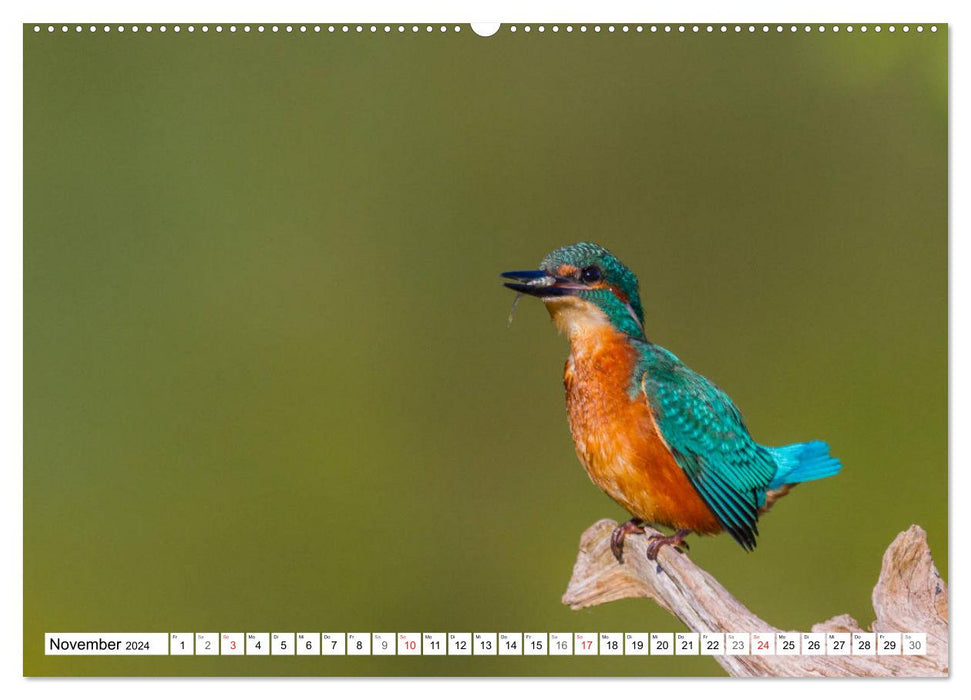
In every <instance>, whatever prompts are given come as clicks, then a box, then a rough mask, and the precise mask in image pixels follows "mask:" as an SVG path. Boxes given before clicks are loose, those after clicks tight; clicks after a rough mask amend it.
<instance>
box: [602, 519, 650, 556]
mask: <svg viewBox="0 0 971 700" xmlns="http://www.w3.org/2000/svg"><path fill="white" fill-rule="evenodd" d="M643 534H644V521H643V520H641V519H640V518H631V519H630V520H628V521H627V522H626V523H624V524H623V525H618V526H617V527H615V528H614V532H613V534H612V535H611V536H610V551H611V552H613V553H614V558H615V559H617V563H618V564H623V563H624V538H625V537H627V535H643Z"/></svg>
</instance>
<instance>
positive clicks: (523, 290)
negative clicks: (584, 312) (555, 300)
mask: <svg viewBox="0 0 971 700" xmlns="http://www.w3.org/2000/svg"><path fill="white" fill-rule="evenodd" d="M502 276H503V277H505V278H506V279H510V280H517V281H516V282H504V283H503V284H505V286H507V287H509V288H510V289H511V290H513V291H514V292H519V293H520V294H529V295H531V296H534V297H540V298H543V297H562V296H568V295H570V294H574V293H575V292H576V290H578V289H582V287H580V285H578V284H577V283H576V282H575V281H574V280H572V279H570V278H569V277H554V276H553V275H550V274H549V273H547V272H546V271H544V270H519V271H515V272H503V273H502Z"/></svg>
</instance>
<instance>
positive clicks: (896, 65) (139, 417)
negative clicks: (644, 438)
mask: <svg viewBox="0 0 971 700" xmlns="http://www.w3.org/2000/svg"><path fill="white" fill-rule="evenodd" d="M227 26H228V25H227ZM45 30H46V27H45ZM24 59H25V61H24V64H25V69H24V101H25V105H24V177H25V188H24V292H25V294H24V365H25V378H24V396H25V399H24V404H25V405H24V410H25V427H24V440H25V457H24V501H25V502H24V645H25V651H24V664H25V673H27V674H29V675H47V674H51V675H60V674H66V675H89V674H92V675H94V674H96V675H111V674H136V675H137V674H149V675H168V674H193V675H208V674H219V675H233V674H254V675H273V674H308V675H318V674H320V675H324V674H350V675H370V674H376V675H411V674H417V675H439V674H442V675H469V674H472V675H489V674H507V675H519V674H530V675H545V674H557V675H563V674H579V675H586V674H606V675H654V674H661V675H721V674H722V671H721V669H720V668H719V667H718V666H717V665H716V664H715V662H714V661H713V660H711V659H710V658H670V657H669V658H662V657H648V658H638V657H628V658H623V657H620V658H614V657H589V658H583V657H572V658H571V657H567V658H557V657H553V658H534V657H526V658H509V657H499V658H460V657H452V658H435V657H424V658H421V657H419V658H408V657H401V658H393V657H347V658H329V657H322V658H321V657H314V658H310V657H299V658H252V657H250V658H212V657H208V658H207V657H197V658H187V657H171V658H165V657H161V658H98V657H72V658H65V657H60V658H57V657H45V656H43V653H42V644H43V641H42V640H43V633H44V632H45V631H209V632H220V631H239V632H245V631H260V632H264V631H265V632H273V631H311V630H320V631H533V630H536V631H547V630H552V631H595V632H599V631H680V630H682V629H683V627H682V626H681V624H680V623H679V622H677V621H676V620H675V619H673V618H672V617H670V616H669V615H667V614H666V613H664V612H662V611H661V610H660V609H659V608H658V607H657V606H655V605H654V604H652V603H649V602H645V601H622V602H616V603H611V604H608V605H604V606H601V607H599V608H597V609H591V610H586V611H582V612H571V611H570V610H569V609H567V608H566V607H565V606H563V605H562V604H561V603H560V596H561V594H562V593H563V591H564V589H565V586H566V584H567V581H568V579H569V576H570V572H571V569H572V565H573V562H574V558H575V554H576V547H577V542H578V538H579V536H580V533H581V532H582V531H583V530H584V529H585V528H586V527H587V526H589V525H590V524H591V523H593V522H594V521H595V520H597V519H599V518H603V517H612V518H617V519H620V518H625V517H626V515H625V513H624V512H623V511H622V510H621V509H620V508H619V507H618V506H616V505H615V504H614V503H613V502H612V501H610V500H609V499H608V498H607V497H606V496H604V495H603V494H601V493H600V492H599V491H598V490H597V489H596V488H595V487H594V486H593V485H592V484H591V483H590V482H589V481H588V479H587V477H586V475H585V474H584V472H583V470H582V468H581V467H580V465H579V463H578V462H577V459H576V457H575V455H574V453H573V446H572V443H571V440H570V435H569V431H568V428H567V423H566V416H565V412H564V406H563V395H562V392H563V389H562V385H561V372H562V364H563V361H564V359H565V357H566V354H567V345H566V341H565V340H564V339H563V338H561V337H557V335H556V334H555V332H554V330H553V328H552V327H551V325H550V324H549V322H548V319H547V315H546V312H545V311H544V310H543V309H542V308H541V305H540V304H538V303H535V302H534V301H533V300H529V299H526V300H524V301H523V303H522V304H521V305H520V307H519V311H518V313H517V316H516V319H515V322H514V324H513V325H512V326H511V327H509V328H507V315H508V310H509V305H510V303H511V301H512V296H513V295H512V294H510V293H509V292H507V291H506V290H505V289H503V288H502V286H501V285H500V281H499V279H498V277H497V274H498V273H499V272H500V271H502V270H507V269H517V268H522V267H529V266H532V265H535V264H536V263H537V262H538V261H539V259H540V258H541V257H542V256H543V255H544V254H545V253H546V252H548V251H549V250H550V249H552V248H555V247H558V246H560V245H564V244H568V243H572V242H575V241H577V240H594V241H598V242H600V243H602V244H604V245H606V246H607V247H609V248H611V249H612V250H613V251H614V252H615V253H617V255H618V256H619V257H620V258H621V259H622V260H624V261H625V262H626V263H627V264H628V265H630V266H631V267H632V268H633V269H634V270H635V271H636V272H637V273H638V274H639V276H640V279H641V286H642V297H643V299H644V304H645V307H646V317H647V327H648V336H649V337H650V338H651V339H652V340H654V341H655V342H657V343H660V344H661V345H664V346H665V347H668V348H669V349H671V350H673V351H674V352H675V353H677V354H678V355H679V356H680V357H681V358H682V359H683V360H685V361H686V362H687V363H688V364H689V365H690V366H692V367H693V368H694V369H696V370H698V371H700V372H702V373H703V374H705V375H707V376H708V377H710V378H712V379H713V380H714V381H716V382H717V383H719V384H720V385H721V386H722V387H723V388H724V389H725V390H726V391H727V392H728V393H729V394H730V395H731V396H732V397H733V398H734V399H735V401H736V403H737V404H738V405H739V407H740V408H741V409H742V411H743V412H744V414H745V416H746V419H747V422H748V424H749V427H750V428H751V430H752V432H753V434H754V435H755V437H756V438H757V439H759V440H760V441H762V442H765V443H768V444H781V443H788V442H793V441H796V440H806V439H812V438H819V439H825V440H827V441H828V442H829V443H830V444H831V446H832V448H833V451H834V453H835V454H836V455H838V456H839V457H840V458H841V459H842V461H843V463H844V465H845V469H844V471H843V473H842V474H840V476H839V477H838V478H835V479H831V480H828V481H825V482H819V483H814V484H808V485H805V486H803V487H801V488H799V489H798V490H796V491H795V492H794V493H793V494H792V495H791V496H790V497H788V498H786V499H785V500H784V501H783V502H781V503H780V504H779V505H778V506H777V507H776V508H775V509H774V510H773V512H772V513H771V514H770V515H768V516H766V517H765V518H764V520H763V522H762V527H761V530H762V537H761V539H760V544H759V548H758V549H757V550H756V552H755V553H753V554H746V553H745V552H743V551H742V550H741V549H740V548H739V547H738V546H737V545H736V544H735V543H734V542H733V541H732V540H731V539H730V538H728V537H719V538H715V539H699V538H695V539H694V540H693V541H692V543H691V544H692V549H691V555H692V557H693V558H694V559H695V560H696V561H697V562H699V563H700V564H701V565H702V566H704V567H705V568H707V569H708V570H710V571H711V572H712V573H713V574H714V575H715V576H716V577H718V578H719V579H720V580H721V581H722V582H723V583H724V584H725V585H726V586H727V587H728V588H729V589H730V590H731V591H733V592H734V593H735V594H736V595H737V596H738V597H739V598H740V599H741V600H742V601H743V602H745V603H746V604H748V605H749V606H750V607H751V608H752V609H753V610H754V611H755V612H756V613H758V614H759V615H761V616H762V617H763V618H764V619H766V620H768V621H770V622H771V623H772V624H774V625H777V626H779V627H782V628H786V629H797V630H805V629H808V628H809V627H810V626H811V625H812V624H813V623H815V622H818V621H820V620H823V619H825V618H827V617H829V616H832V615H836V614H839V613H844V612H848V613H850V614H852V615H854V616H856V617H857V618H858V619H860V620H861V622H863V623H864V624H868V623H869V622H870V621H871V620H872V617H873V616H872V609H871V607H870V603H869V598H870V591H871V589H872V586H873V584H874V582H875V580H876V576H877V573H878V571H879V567H880V557H881V554H882V553H883V551H884V549H885V548H886V547H887V545H888V544H889V543H890V541H891V540H892V539H893V537H894V536H895V535H896V534H897V533H898V532H899V531H901V530H903V529H905V528H906V527H907V526H909V525H910V524H911V523H919V524H920V525H922V526H923V527H924V528H926V529H927V531H928V534H929V539H930V544H931V548H932V551H933V553H934V556H935V558H936V561H937V564H938V566H939V568H940V570H941V572H942V574H943V575H945V577H946V575H947V563H948V558H947V551H948V531H947V523H948V517H947V427H946V426H947V65H946V61H947V29H946V27H944V26H941V27H940V28H939V31H937V32H936V33H933V34H932V33H930V32H929V31H925V32H924V33H922V34H918V33H916V32H913V31H912V32H911V33H910V34H902V33H900V32H898V33H897V34H895V35H890V34H888V33H887V32H886V31H884V32H883V33H881V34H879V35H878V34H875V33H874V32H872V31H871V32H869V33H867V34H865V35H864V34H861V33H859V32H856V33H853V34H847V33H846V32H845V31H842V32H840V33H838V34H834V33H832V32H826V33H825V34H819V33H817V32H815V31H814V32H812V33H811V34H805V33H804V32H802V31H800V32H798V33H796V34H791V33H789V32H788V31H786V32H785V33H783V34H777V33H776V32H775V31H774V30H773V31H772V32H771V33H769V34H763V33H761V32H758V33H756V34H754V35H753V34H749V33H747V32H743V33H742V34H735V33H733V32H729V33H728V34H725V35H722V34H720V33H718V32H716V33H714V34H711V35H709V34H706V33H704V32H702V33H700V34H691V33H685V34H679V33H677V32H672V33H671V34H665V33H663V32H661V33H658V34H650V33H649V32H645V33H643V34H637V33H636V32H633V31H631V32H630V33H627V34H624V33H622V32H620V31H619V29H618V31H617V32H616V33H614V34H608V33H607V32H606V30H604V31H603V32H602V33H600V34H596V33H594V32H593V31H590V32H587V33H585V34H581V33H579V32H578V31H575V32H573V33H572V34H567V33H566V32H565V31H563V30H561V31H560V32H559V33H557V34H553V33H552V32H551V31H549V29H547V31H546V32H545V33H543V34H540V33H539V32H538V31H536V29H535V28H534V31H533V32H531V33H530V34H528V35H527V34H525V33H524V32H523V31H522V27H520V30H519V31H518V32H517V33H511V32H509V31H508V28H507V27H504V28H503V29H502V31H500V32H499V33H498V34H497V35H496V36H493V37H491V38H481V37H478V36H476V35H474V34H473V33H472V32H471V31H470V30H469V28H468V27H467V26H463V27H462V31H461V32H459V33H455V32H454V30H452V29H451V28H450V29H449V31H448V32H447V33H445V34H442V33H441V32H439V31H438V30H436V31H435V32H433V33H431V34H427V33H425V32H424V31H422V32H420V33H419V34H417V35H416V34H412V33H411V32H410V31H408V32H406V33H404V34H399V33H397V32H396V31H394V32H392V33H391V35H386V34H384V33H383V32H382V31H381V29H380V28H379V31H378V34H377V35H372V34H371V33H370V32H369V31H367V30H365V32H363V33H362V34H357V33H355V32H354V31H353V30H352V31H351V32H350V33H349V34H343V33H340V32H338V33H336V34H334V35H330V34H328V33H327V32H326V28H325V31H324V32H322V33H321V34H315V33H313V32H312V31H308V32H307V33H306V34H301V33H299V32H298V31H295V32H294V33H293V34H286V33H285V32H284V31H281V32H280V33H278V34H273V33H271V32H269V31H268V32H266V33H264V34H262V35H259V34H256V33H255V32H252V33H250V34H244V33H242V32H241V31H239V32H237V33H236V34H230V33H229V31H228V29H224V31H223V32H222V33H219V34H217V33H215V31H214V30H213V29H212V28H210V31H209V33H208V34H203V33H202V32H201V30H197V31H196V32H195V33H194V34H191V35H190V34H188V33H187V32H185V31H184V30H183V32H182V33H181V34H178V35H176V34H173V33H172V31H171V30H170V31H169V32H168V33H166V34H160V33H159V32H158V31H157V29H156V31H155V32H153V33H151V34H148V33H146V32H145V31H144V30H143V31H141V32H139V33H138V34H134V35H133V34H132V33H131V32H130V31H127V32H125V33H124V34H118V33H117V32H116V31H112V32H111V33H110V34H104V33H103V32H100V31H99V32H98V33H97V34H89V33H88V32H87V31H84V32H83V33H81V34H76V33H75V32H74V31H73V25H72V30H71V32H70V33H68V34H62V33H61V32H59V31H58V32H56V33H55V34H53V35H49V34H48V33H47V32H46V31H43V32H41V33H40V34H35V33H34V32H33V28H32V26H27V27H25V28H24Z"/></svg>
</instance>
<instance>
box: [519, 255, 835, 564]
mask: <svg viewBox="0 0 971 700" xmlns="http://www.w3.org/2000/svg"><path fill="white" fill-rule="evenodd" d="M502 277H504V278H506V279H510V280H515V281H514V282H506V283H505V286H506V287H508V288H510V289H512V290H513V291H515V292H517V297H516V300H517V301H518V299H519V296H520V295H523V294H526V295H530V296H534V297H538V298H539V299H540V300H541V301H542V302H543V303H544V304H545V306H546V309H547V311H549V314H550V317H551V318H552V321H553V324H554V325H555V326H556V328H557V330H558V331H560V332H561V333H563V334H564V335H566V336H567V337H568V338H569V340H570V355H569V357H568V359H567V361H566V366H565V368H564V371H563V385H564V388H565V389H566V407H567V415H568V417H569V423H570V432H571V433H572V435H573V444H574V446H575V447H576V453H577V457H579V459H580V462H581V463H582V464H583V467H584V468H585V469H586V472H587V474H588V475H589V476H590V479H591V480H592V481H593V482H594V484H596V485H597V486H598V487H600V489H601V490H602V491H604V492H605V493H606V494H607V495H608V496H610V497H611V498H612V499H614V501H616V502H617V503H618V504H620V505H621V506H622V507H623V508H625V509H626V510H627V511H628V512H629V513H630V514H631V515H632V516H633V517H632V518H631V519H630V520H628V521H627V522H625V523H624V524H622V525H620V526H618V527H617V528H616V529H615V530H614V531H613V534H612V536H611V541H610V548H611V551H612V552H613V555H614V556H615V557H616V559H617V561H618V562H621V563H622V562H623V546H624V538H625V537H626V536H628V535H631V534H635V533H636V534H643V533H644V531H645V530H644V526H645V524H647V523H651V524H654V525H663V526H665V527H668V528H670V529H672V530H673V531H674V534H672V535H658V534H655V535H652V537H651V540H650V542H649V543H648V547H647V557H648V559H650V560H652V561H653V560H655V559H656V558H657V554H658V551H659V550H660V549H661V548H662V547H663V546H665V545H670V546H672V547H674V548H675V549H677V551H679V552H681V551H682V550H681V547H685V548H687V543H686V542H685V538H686V537H687V536H688V535H689V534H692V533H695V534H702V535H714V534H718V533H720V532H728V534H729V535H731V536H732V538H734V540H735V541H736V542H738V544H740V545H741V546H742V548H744V549H745V550H747V551H752V550H753V549H755V544H756V537H757V535H758V534H759V531H758V520H759V515H760V514H762V513H764V512H765V511H766V510H768V508H769V507H770V506H771V505H772V504H773V503H774V502H775V501H776V500H777V499H778V498H780V497H781V496H784V495H785V494H787V493H788V492H789V490H790V489H791V488H792V487H793V486H794V485H795V484H798V483H801V482H804V481H812V480H814V479H822V478H824V477H827V476H832V475H834V474H836V473H837V472H838V471H839V470H840V468H841V466H842V465H841V464H840V462H839V461H838V460H837V459H836V458H835V457H832V456H831V455H830V454H829V446H828V445H827V444H826V443H825V442H822V441H820V440H812V441H810V442H799V443H795V444H792V445H784V446H782V447H767V446H765V445H760V444H759V443H757V442H756V441H755V440H754V439H753V438H752V436H751V435H750V434H749V431H748V429H747V428H746V427H745V422H744V421H743V420H742V414H741V413H740V412H739V410H738V408H736V407H735V404H734V403H732V400H731V399H730V398H729V397H728V395H727V394H726V393H725V392H724V391H722V390H721V389H719V388H718V387H717V386H716V385H715V384H714V383H713V382H711V381H710V380H708V379H706V378H705V377H703V376H702V375H700V374H698V373H697V372H694V371H692V370H691V369H690V368H688V366H687V365H685V364H684V363H683V362H681V360H679V359H678V358H677V357H676V356H675V355H674V354H673V353H671V352H669V351H668V350H665V349H664V348H662V347H661V346H660V345H655V344H654V343H652V342H651V341H649V340H648V339H647V336H646V335H645V334H644V309H643V307H642V306H641V299H640V293H639V291H638V281H637V276H636V275H635V274H634V273H633V272H632V271H631V270H630V269H629V268H627V267H626V266H625V265H624V264H623V263H621V262H620V260H618V259H617V258H616V257H615V256H614V255H613V254H612V253H610V252H609V251H608V250H606V249H605V248H603V247H601V246H599V245H597V244H595V243H575V244H573V245H570V246H566V247H563V248H558V249H557V250H554V251H553V252H552V253H550V254H549V255H547V256H546V257H545V258H543V261H542V262H541V263H540V264H539V269H536V270H523V271H516V272H503V273H502Z"/></svg>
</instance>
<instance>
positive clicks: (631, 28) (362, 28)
mask: <svg viewBox="0 0 971 700" xmlns="http://www.w3.org/2000/svg"><path fill="white" fill-rule="evenodd" d="M45 28H46V30H47V32H48V33H54V32H56V31H57V30H58V29H60V30H61V32H62V33H66V32H69V31H71V27H69V26H68V25H66V24H64V25H61V26H60V27H58V26H55V25H53V24H50V25H47V27H42V26H41V25H39V24H35V25H34V32H35V33H40V32H42V31H44V29H45ZM73 28H74V31H75V32H83V31H84V29H85V28H84V27H83V26H81V25H75V26H74V27H73ZM87 29H88V31H89V32H97V31H98V30H99V27H97V26H95V25H90V26H88V27H87ZM100 29H101V31H103V32H106V33H107V32H112V31H115V32H118V33H124V32H126V31H129V32H132V33H138V32H139V31H143V32H145V33H151V32H153V31H156V28H155V27H152V26H151V25H146V26H143V27H139V26H138V25H130V26H128V27H126V26H125V25H123V24H119V25H115V26H112V25H108V24H106V25H103V26H102V27H100ZM423 29H424V31H425V32H426V33H432V32H439V33H446V32H449V31H453V32H461V31H462V28H461V27H460V26H458V25H452V26H446V25H434V26H433V25H430V24H428V25H421V26H420V25H417V24H412V25H404V24H399V25H395V26H392V25H390V24H385V25H376V24H371V25H362V24H356V25H354V24H350V25H349V24H329V25H320V24H314V25H306V24H299V25H293V24H286V25H276V24H273V25H262V24H258V25H249V24H246V25H242V26H240V27H237V26H236V25H235V24H231V25H228V26H227V27H223V26H222V25H221V24H217V25H214V26H213V27H209V25H201V26H199V27H198V28H197V27H196V26H195V25H191V24H190V25H186V26H185V27H184V30H185V31H186V32H189V33H190V34H191V33H194V32H196V31H197V30H198V31H200V32H202V33H204V34H205V33H208V32H210V31H215V32H216V33H217V34H219V33H222V32H223V31H225V30H228V31H229V32H230V33H236V32H238V31H242V32H243V33H251V32H256V33H257V34H259V33H266V32H270V33H279V32H281V31H283V32H284V33H287V34H294V33H299V34H306V33H308V32H312V33H316V34H320V33H322V32H326V33H328V34H351V33H356V34H363V33H371V34H377V33H379V32H382V33H385V34H391V33H393V32H397V33H399V34H404V33H406V32H411V33H418V32H421V31H422V30H423ZM786 29H788V30H789V32H792V33H795V32H814V31H815V32H827V31H829V32H833V33H838V32H840V31H845V32H847V33H852V32H853V31H855V30H857V31H859V32H861V33H866V32H868V31H871V30H872V31H873V32H876V33H880V32H882V31H883V29H884V28H883V27H882V26H881V25H873V26H867V25H859V26H858V27H854V26H853V25H846V26H845V27H842V28H841V27H840V26H839V25H833V26H826V25H822V24H821V25H817V26H813V25H808V24H807V25H801V26H797V25H794V24H793V25H787V26H783V25H781V24H777V25H771V26H770V25H768V24H763V25H754V24H749V25H740V24H735V25H726V24H721V25H713V24H689V25H685V24H676V25H671V24H662V25H656V24H651V25H641V24H637V25H628V24H623V25H613V24H608V25H599V24H595V25H589V26H588V25H586V24H580V25H572V24H567V25H563V26H562V27H561V26H560V25H558V24H554V25H550V26H549V27H547V26H546V25H542V24H540V25H536V26H533V25H528V24H527V25H522V26H519V25H515V24H513V25H510V26H509V27H508V31H509V32H510V33H516V32H519V31H522V32H526V33H530V32H532V31H534V30H535V31H536V32H538V33H540V34H543V33H545V32H546V31H547V30H549V31H550V32H552V33H554V34H555V33H559V32H566V33H567V34H569V33H573V32H580V33H581V34H582V33H585V32H593V33H594V34H596V33H602V32H604V31H606V33H608V34H609V33H616V32H618V31H620V32H621V33H630V32H634V33H644V32H648V33H652V34H657V33H667V34H671V33H681V34H685V33H692V34H702V33H707V34H712V33H715V32H720V33H727V32H732V31H733V32H735V33H736V34H741V33H743V32H747V33H749V34H755V33H763V34H768V33H769V32H772V31H773V30H774V31H775V32H777V33H781V32H784V31H786ZM913 29H914V30H915V31H917V32H923V31H924V26H923V25H920V24H918V25H916V26H914V27H913ZM929 29H930V31H931V32H936V31H937V26H936V25H931V26H930V27H929ZM171 30H172V32H174V33H176V34H178V33H180V32H182V31H183V27H182V25H178V24H177V25H173V26H172V27H171ZM886 30H887V31H888V32H890V33H894V32H896V31H897V27H896V26H895V25H889V26H887V27H886ZM157 31H159V32H162V33H165V32H167V31H169V27H167V26H166V25H160V26H159V27H157ZM473 31H475V32H476V33H477V34H480V36H489V35H491V33H490V34H484V33H481V32H479V31H477V30H476V28H475V27H473ZM900 31H902V32H905V33H907V32H910V31H911V26H910V25H906V24H905V25H902V26H901V27H900Z"/></svg>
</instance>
